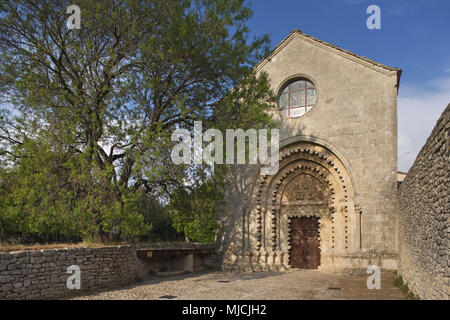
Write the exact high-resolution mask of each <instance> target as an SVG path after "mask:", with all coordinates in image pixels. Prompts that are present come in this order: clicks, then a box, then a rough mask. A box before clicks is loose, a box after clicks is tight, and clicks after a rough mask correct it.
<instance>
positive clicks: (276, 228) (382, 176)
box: [218, 31, 400, 270]
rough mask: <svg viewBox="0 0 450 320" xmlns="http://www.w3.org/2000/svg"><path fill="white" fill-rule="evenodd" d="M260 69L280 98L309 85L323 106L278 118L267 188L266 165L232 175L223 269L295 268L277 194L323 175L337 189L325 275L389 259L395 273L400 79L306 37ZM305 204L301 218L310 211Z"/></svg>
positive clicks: (285, 45)
mask: <svg viewBox="0 0 450 320" xmlns="http://www.w3.org/2000/svg"><path fill="white" fill-rule="evenodd" d="M257 70H258V71H261V72H266V73H267V74H268V76H269V78H270V82H271V87H272V89H273V90H274V92H275V93H277V94H279V93H281V92H282V91H283V89H284V87H285V86H286V85H287V84H289V83H290V82H291V81H293V80H295V79H301V78H306V79H308V80H309V81H310V82H312V83H313V84H314V86H315V87H316V89H317V99H316V103H315V105H314V107H313V108H312V109H311V111H309V112H307V113H306V114H304V115H303V116H301V117H298V118H287V117H281V118H280V117H279V116H276V117H278V119H280V120H281V125H280V163H279V171H278V173H277V174H276V175H273V176H270V177H267V178H266V179H265V180H264V181H262V180H260V177H261V176H260V173H259V171H258V169H259V168H258V167H257V166H252V165H233V166H230V170H229V187H228V189H227V194H226V200H227V201H226V203H227V206H226V208H225V209H224V210H223V214H222V216H221V219H220V224H221V230H223V232H222V233H221V234H220V235H219V236H218V240H219V248H220V250H219V252H220V253H221V255H222V256H223V260H224V264H227V265H228V266H229V267H230V268H232V269H243V270H247V269H252V270H254V269H255V268H262V269H265V268H266V267H267V268H270V269H272V268H273V266H275V267H276V268H278V267H281V268H284V267H286V261H288V259H289V251H288V249H289V246H290V244H289V241H288V240H289V239H288V236H286V232H284V234H283V230H287V229H286V225H287V223H288V218H290V216H292V214H291V213H290V212H288V211H286V210H284V207H283V206H282V205H279V204H280V203H281V202H277V203H276V205H277V206H275V205H272V199H273V197H272V195H281V194H282V191H283V190H282V189H281V188H284V185H283V183H286V184H287V183H288V181H291V180H290V179H291V177H292V178H294V176H295V175H297V174H299V173H303V172H304V173H306V174H311V175H313V176H314V172H317V174H318V175H321V176H324V178H323V179H320V178H319V180H320V181H321V182H323V183H324V185H327V184H328V181H329V183H330V184H334V185H335V188H334V187H333V188H332V189H333V192H334V195H333V197H332V198H333V199H331V200H332V203H331V204H330V206H329V208H330V211H329V213H326V214H325V215H324V216H326V217H325V218H326V219H328V221H326V222H325V224H324V228H323V229H322V230H324V231H325V232H322V230H321V233H320V239H321V240H324V239H326V240H325V241H324V245H323V246H322V247H321V250H322V251H321V256H322V257H324V258H323V259H321V268H322V267H327V268H336V269H342V268H353V267H360V268H364V267H366V266H367V265H368V264H369V263H370V261H371V260H372V259H373V258H375V257H381V258H380V259H381V261H382V262H383V265H382V267H385V268H389V269H392V268H394V269H396V268H397V258H396V256H395V255H396V254H397V250H398V245H397V236H396V235H397V229H396V226H397V225H396V223H395V220H396V210H397V208H396V204H397V90H398V81H399V74H400V70H398V69H395V68H389V67H382V66H380V65H379V64H376V63H374V62H372V63H367V61H365V60H364V59H361V58H357V57H356V56H355V55H352V54H348V53H344V52H342V51H341V50H338V49H336V48H335V47H334V46H332V45H329V44H324V43H323V42H321V41H319V40H317V39H316V40H314V39H312V38H311V37H309V36H307V35H305V34H303V33H300V32H298V31H293V32H292V33H291V34H290V35H289V36H288V37H287V38H286V39H285V40H283V42H282V43H281V44H280V45H278V46H277V47H276V49H275V50H274V51H273V53H272V54H271V55H270V56H269V57H268V58H267V59H265V60H264V61H263V62H262V63H261V64H260V65H259V66H258V69H257ZM291 164H292V166H291ZM317 170H318V171H317ZM313 171H314V172H313ZM308 172H309V173H308ZM329 176H330V179H329V178H328V177H329ZM278 177H280V179H278ZM260 182H263V183H264V184H262V183H261V184H260ZM272 182H273V183H272ZM278 183H280V184H279V186H280V188H278ZM260 185H263V186H264V188H260ZM266 186H267V188H266ZM276 188H277V189H278V190H279V191H276V190H275V189H276ZM272 191H276V192H275V193H272ZM266 200H267V201H266ZM277 201H278V199H277ZM291 203H294V201H292V202H291ZM301 205H302V206H303V208H302V209H300V210H297V213H295V214H298V213H300V212H305V210H307V209H308V208H309V206H308V205H304V204H301ZM279 208H281V209H280V210H278V209H279ZM303 209H305V210H303ZM302 210H303V211H302ZM332 210H334V211H332ZM254 212H256V213H254ZM311 212H313V210H310V211H309V212H306V214H311ZM283 228H284V229H283ZM260 239H261V241H260ZM325 242H326V243H325ZM325 255H327V257H325ZM368 256H369V257H373V258H370V259H368V258H367V257H368Z"/></svg>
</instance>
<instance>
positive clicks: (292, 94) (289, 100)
mask: <svg viewBox="0 0 450 320" xmlns="http://www.w3.org/2000/svg"><path fill="white" fill-rule="evenodd" d="M316 95H317V93H316V88H315V87H314V84H313V83H312V82H311V81H309V80H306V79H301V80H295V81H293V82H291V83H289V84H288V85H287V86H286V87H285V88H284V89H283V91H282V92H281V94H280V108H281V109H282V111H283V114H284V115H285V116H286V117H290V118H296V117H301V116H302V115H304V114H305V113H307V112H308V111H309V110H311V109H312V107H314V104H315V103H316Z"/></svg>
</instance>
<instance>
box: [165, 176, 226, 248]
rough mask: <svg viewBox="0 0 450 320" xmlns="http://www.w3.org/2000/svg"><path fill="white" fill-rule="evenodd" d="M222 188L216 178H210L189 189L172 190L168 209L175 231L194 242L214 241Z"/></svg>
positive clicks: (221, 199)
mask: <svg viewBox="0 0 450 320" xmlns="http://www.w3.org/2000/svg"><path fill="white" fill-rule="evenodd" d="M222 188H223V185H221V184H220V182H219V181H218V180H217V179H213V178H210V179H209V180H207V181H206V182H204V183H203V184H201V185H200V186H198V187H196V188H194V189H193V190H191V191H187V190H186V189H184V188H183V189H179V190H177V191H176V192H174V195H173V196H172V201H171V202H170V204H169V206H168V210H169V213H170V215H171V217H172V220H173V226H174V227H175V228H176V229H177V231H179V232H183V233H184V234H185V235H186V236H187V237H188V238H189V239H191V240H193V241H196V242H214V241H215V235H216V232H217V230H218V223H217V210H218V208H219V207H220V205H221V204H222V201H223V195H222V191H223V190H222Z"/></svg>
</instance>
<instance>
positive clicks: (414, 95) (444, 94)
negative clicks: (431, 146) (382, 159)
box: [398, 77, 450, 171]
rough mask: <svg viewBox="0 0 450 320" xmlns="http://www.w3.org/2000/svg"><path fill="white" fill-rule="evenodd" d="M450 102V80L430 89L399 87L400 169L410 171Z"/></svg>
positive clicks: (428, 86) (426, 87)
mask: <svg viewBox="0 0 450 320" xmlns="http://www.w3.org/2000/svg"><path fill="white" fill-rule="evenodd" d="M449 102H450V77H448V78H441V79H436V80H434V81H431V82H430V83H429V84H428V85H423V86H418V85H414V86H408V85H400V92H399V99H398V167H399V170H400V171H408V170H409V168H410V167H411V165H412V164H413V163H414V160H415V159H416V157H417V154H418V153H419V151H420V149H421V148H422V146H423V145H424V144H425V142H426V140H427V138H428V136H429V135H430V133H431V130H433V128H434V126H435V125H436V121H437V120H438V119H439V117H440V116H441V114H442V112H443V111H444V109H445V107H447V105H448V103H449Z"/></svg>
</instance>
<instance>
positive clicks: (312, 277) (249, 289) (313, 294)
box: [75, 270, 405, 300]
mask: <svg viewBox="0 0 450 320" xmlns="http://www.w3.org/2000/svg"><path fill="white" fill-rule="evenodd" d="M367 277H368V276H367V275H365V274H359V275H357V274H342V273H326V272H322V271H318V270H289V271H287V272H261V273H226V272H209V273H194V274H189V275H178V276H172V277H164V278H162V277H149V278H148V279H146V280H144V281H143V282H141V283H138V284H135V285H132V286H127V287H123V288H120V289H116V290H109V291H104V292H97V293H93V294H90V295H85V296H81V297H77V298H75V299H80V300H129V299H132V300H152V299H162V300H167V299H182V300H192V299H195V300H216V299H223V300H240V299H248V300H266V299H275V300H278V299H283V300H293V299H295V300H296V299H307V300H310V299H363V300H371V299H388V300H390V299H396V300H397V299H404V298H405V297H404V295H403V294H402V293H401V292H400V290H399V289H398V288H396V287H395V286H393V284H392V282H393V279H394V278H395V275H394V274H393V273H392V272H383V273H382V275H381V289H380V290H376V289H374V290H369V289H367V286H366V280H367Z"/></svg>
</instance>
